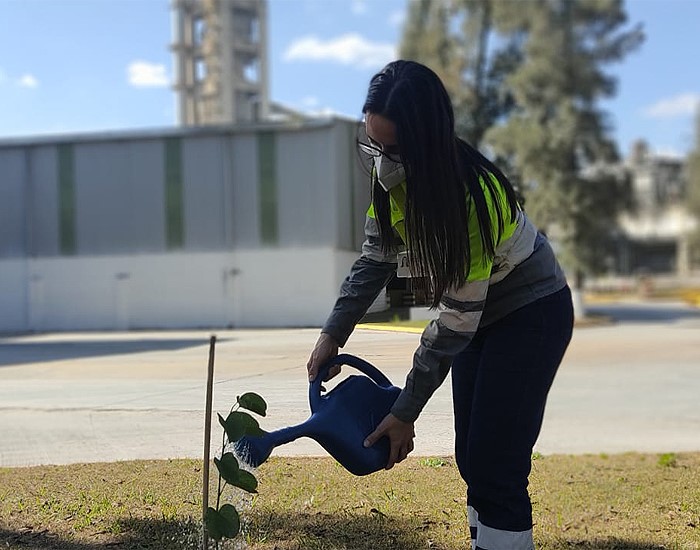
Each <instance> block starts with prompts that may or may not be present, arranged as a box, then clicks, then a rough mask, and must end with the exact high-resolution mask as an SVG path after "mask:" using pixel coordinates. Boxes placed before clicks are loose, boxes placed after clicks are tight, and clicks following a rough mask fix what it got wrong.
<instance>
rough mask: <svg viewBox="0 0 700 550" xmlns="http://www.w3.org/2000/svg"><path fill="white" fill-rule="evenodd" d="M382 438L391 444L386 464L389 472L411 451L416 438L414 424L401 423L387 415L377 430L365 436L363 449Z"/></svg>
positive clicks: (392, 416)
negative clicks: (387, 439)
mask: <svg viewBox="0 0 700 550" xmlns="http://www.w3.org/2000/svg"><path fill="white" fill-rule="evenodd" d="M384 436H387V437H388V438H389V441H390V443H391V450H390V451H389V461H388V462H387V464H386V469H387V470H391V468H392V467H393V466H394V464H396V463H397V462H401V461H402V460H404V459H405V458H406V457H407V456H408V454H409V453H410V452H411V451H412V450H413V438H414V437H415V436H416V432H415V430H414V424H413V422H403V421H401V420H399V419H398V418H396V417H395V416H394V415H393V414H391V413H389V414H387V415H386V416H385V417H384V420H382V421H381V422H380V423H379V426H377V429H376V430H374V431H373V432H372V433H371V434H369V435H368V436H367V439H365V447H371V446H372V445H374V444H375V443H376V442H377V441H379V440H380V439H381V438H382V437H384Z"/></svg>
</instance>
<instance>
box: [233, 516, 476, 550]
mask: <svg viewBox="0 0 700 550" xmlns="http://www.w3.org/2000/svg"><path fill="white" fill-rule="evenodd" d="M423 527H424V526H423V525H422V524H421V522H420V520H419V519H417V520H416V521H415V522H409V521H406V520H402V519H396V518H391V517H388V516H385V515H384V514H382V513H380V512H376V513H370V514H367V513H365V512H358V513H351V512H336V513H334V514H328V513H321V512H318V513H292V514H285V513H279V512H275V511H270V510H264V511H263V510H258V511H257V512H256V513H254V514H253V516H252V518H251V522H250V524H249V525H248V526H247V528H246V531H247V535H248V537H249V540H250V543H251V545H252V547H253V548H260V549H261V550H262V549H267V548H270V549H272V548H275V549H280V550H282V549H284V550H325V549H327V550H331V549H338V550H339V549H346V548H352V549H353V550H415V549H416V548H429V547H433V548H442V547H441V546H431V543H430V542H429V540H428V536H427V534H426V533H424V531H423ZM461 547H464V546H463V545H462V546H461Z"/></svg>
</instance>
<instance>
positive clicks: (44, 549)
mask: <svg viewBox="0 0 700 550" xmlns="http://www.w3.org/2000/svg"><path fill="white" fill-rule="evenodd" d="M119 527H120V528H121V529H122V532H121V534H116V535H109V536H105V535H104V534H96V535H95V538H98V537H99V538H101V539H103V540H101V541H99V542H98V541H96V542H79V541H73V540H70V539H69V538H63V537H60V536H59V535H56V534H54V533H51V532H49V531H47V530H42V529H37V530H28V529H23V530H21V531H12V530H8V529H4V528H1V527H0V548H3V549H6V550H29V549H31V550H198V549H199V548H200V546H201V541H200V529H201V527H200V525H199V524H198V523H196V522H195V521H193V520H185V521H173V520H157V519H133V518H132V519H127V520H122V521H120V522H119ZM422 527H423V526H422V525H421V523H420V521H419V520H416V522H415V523H414V522H409V521H406V520H399V519H395V518H389V517H387V516H384V515H382V514H372V515H365V514H363V515H351V514H349V513H348V514H346V515H345V516H343V515H339V514H337V513H336V514H322V513H317V514H304V513H301V514H279V513H276V512H258V514H256V515H255V517H254V518H253V520H252V523H251V524H250V525H248V526H247V528H246V531H247V533H246V534H247V536H248V537H249V540H250V545H251V548H253V549H260V550H267V549H273V548H274V549H276V550H344V549H352V550H415V549H416V548H436V549H438V550H457V549H463V548H466V547H467V546H465V542H466V541H465V540H464V539H463V537H464V535H463V533H460V534H459V535H457V536H455V534H454V533H453V534H452V535H451V537H452V539H451V540H453V541H454V542H451V543H448V544H444V543H434V542H432V541H431V540H430V539H431V537H430V535H429V533H428V532H426V531H424V530H423V528H422ZM432 528H433V529H435V526H434V525H433V526H432ZM455 539H456V540H455ZM228 547H229V546H228V545H226V544H222V548H228ZM541 548H544V549H547V550H570V549H576V550H661V549H664V548H667V546H664V545H659V544H650V543H644V542H635V541H628V540H624V539H618V538H616V537H609V538H605V539H593V540H581V539H571V540H558V541H556V542H554V543H552V542H550V543H545V544H543V545H541Z"/></svg>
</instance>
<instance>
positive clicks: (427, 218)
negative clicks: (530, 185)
mask: <svg viewBox="0 0 700 550" xmlns="http://www.w3.org/2000/svg"><path fill="white" fill-rule="evenodd" d="M362 112H363V113H364V114H365V115H367V114H368V113H372V114H375V115H381V116H383V117H385V118H387V119H389V120H390V121H392V122H393V123H394V124H395V126H396V140H397V145H398V148H399V154H400V157H401V162H402V163H403V166H404V170H405V172H406V207H405V208H406V211H405V229H406V240H407V243H406V245H407V248H408V252H409V253H408V260H409V266H410V268H411V271H412V273H413V274H414V275H415V276H418V277H420V278H421V280H422V281H423V284H424V285H425V290H426V291H427V292H428V293H429V294H430V295H431V296H432V307H437V306H438V305H439V303H440V299H441V297H442V295H443V294H444V293H445V292H446V291H447V290H448V289H449V288H451V287H461V286H462V285H463V284H464V282H465V281H466V278H467V276H468V275H469V268H470V260H471V251H470V247H469V230H468V218H469V212H470V210H471V209H472V208H474V209H475V211H476V215H477V219H478V221H479V231H480V233H481V242H482V244H483V250H484V254H487V255H488V256H489V257H491V258H493V256H494V254H495V249H496V245H497V240H498V236H499V235H500V234H501V233H502V232H503V229H504V219H505V215H506V213H505V212H502V209H501V206H500V201H499V200H498V198H497V197H498V191H497V188H496V184H495V183H494V182H493V181H492V179H491V174H493V176H494V177H495V178H496V179H497V180H498V183H499V184H500V185H501V186H502V187H503V189H504V191H505V194H506V197H507V202H508V206H509V207H510V212H509V213H508V214H509V215H510V219H511V220H513V219H515V215H516V212H517V209H518V205H517V199H516V195H515V192H514V191H513V187H512V186H511V184H510V182H509V181H508V178H506V176H505V175H504V174H503V173H502V172H501V171H500V170H499V169H498V168H497V167H496V166H495V165H494V164H493V163H492V162H491V161H489V160H488V159H487V158H486V157H484V156H483V155H482V154H481V153H480V152H479V151H477V150H476V149H474V148H473V147H472V146H471V145H469V144H468V143H467V142H466V141H464V140H462V139H460V138H458V137H457V136H456V135H455V130H454V126H455V124H454V112H453V109H452V103H451V101H450V98H449V96H448V94H447V91H446V90H445V86H444V85H443V84H442V82H441V81H440V78H439V77H438V76H437V75H436V74H435V73H434V72H433V71H432V70H430V69H429V68H428V67H426V66H424V65H421V64H420V63H416V62H414V61H403V60H399V61H393V62H391V63H389V64H388V65H387V66H386V67H384V69H382V70H381V72H379V73H377V74H376V75H374V76H373V77H372V79H371V80H370V85H369V90H368V92H367V99H366V100H365V104H364V106H363V107H362ZM480 178H481V179H482V181H483V182H484V185H485V188H486V189H487V190H488V192H489V194H490V195H491V199H492V201H493V204H494V206H495V208H496V209H497V213H498V227H493V226H492V223H491V217H490V216H489V210H488V206H487V203H486V197H485V195H484V190H483V189H482V186H481V184H480V183H479V179H480ZM372 202H373V204H374V211H375V216H376V219H377V222H378V225H379V234H380V238H381V243H382V248H383V249H384V251H385V252H388V251H389V250H390V249H391V248H392V241H393V238H392V227H391V213H390V206H389V196H388V193H387V192H386V191H384V189H382V187H381V186H380V185H379V183H378V181H377V178H376V175H374V176H373V181H372Z"/></svg>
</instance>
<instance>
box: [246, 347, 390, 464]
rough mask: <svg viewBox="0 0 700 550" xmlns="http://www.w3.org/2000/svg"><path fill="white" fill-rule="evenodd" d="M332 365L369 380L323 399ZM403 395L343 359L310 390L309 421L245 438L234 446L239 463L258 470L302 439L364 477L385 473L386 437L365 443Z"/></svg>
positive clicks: (367, 368) (354, 379) (355, 361)
mask: <svg viewBox="0 0 700 550" xmlns="http://www.w3.org/2000/svg"><path fill="white" fill-rule="evenodd" d="M333 365H350V366H352V367H355V368H356V369H358V370H359V371H361V372H363V373H364V374H366V375H367V376H358V375H352V376H348V377H347V378H346V379H345V380H343V381H342V382H340V383H339V384H338V385H337V386H336V387H335V388H333V389H332V390H331V391H329V392H328V393H326V394H325V395H321V390H322V388H321V382H322V381H323V379H324V377H325V376H326V374H327V373H328V370H329V369H330V368H331V367H332V366H333ZM400 392H401V390H400V389H399V388H397V387H396V386H394V385H392V383H391V381H390V380H389V379H388V378H387V377H386V376H384V374H382V373H381V372H380V371H379V370H378V369H377V368H376V367H374V366H373V365H370V364H369V363H368V362H367V361H364V360H363V359H360V358H359V357H355V356H353V355H348V354H341V355H338V356H336V357H333V358H332V359H330V360H329V361H327V362H326V363H325V364H324V365H323V366H321V368H320V369H319V372H318V374H317V375H316V378H315V379H314V381H313V382H312V383H311V384H310V385H309V404H310V406H311V416H310V417H309V419H308V420H306V421H305V422H303V423H302V424H298V425H296V426H290V427H288V428H283V429H281V430H277V431H274V432H269V433H266V434H265V435H263V436H260V437H254V436H245V437H242V438H241V439H239V440H238V441H237V442H236V443H235V449H236V453H237V454H238V456H239V457H241V459H242V460H243V461H245V462H247V463H248V464H250V465H251V466H253V467H258V466H259V465H260V464H262V463H263V462H265V461H266V460H267V458H268V457H269V456H270V453H271V452H272V449H273V448H275V447H277V446H278V445H283V444H284V443H289V442H290V441H294V440H295V439H298V438H299V437H310V438H312V439H314V440H316V441H317V442H318V443H320V444H321V446H322V447H323V448H324V449H325V450H326V451H328V453H329V454H330V455H331V456H332V457H333V458H335V459H336V460H337V461H338V462H339V463H340V464H342V465H343V467H345V469H346V470H348V471H349V472H351V473H353V474H355V475H357V476H363V475H367V474H371V473H372V472H376V471H377V470H381V469H382V468H384V467H386V465H387V462H388V461H389V439H388V438H387V437H382V438H381V439H380V440H379V441H377V442H376V443H375V444H374V445H372V446H371V447H368V448H365V447H364V445H363V443H364V440H365V438H366V437H367V436H368V435H369V434H371V433H372V432H373V431H374V430H375V428H376V427H377V426H378V425H379V423H380V422H381V421H382V420H383V419H384V417H385V416H386V415H387V414H389V412H390V410H391V407H392V405H393V404H394V401H396V398H397V397H398V396H399V393H400Z"/></svg>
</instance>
